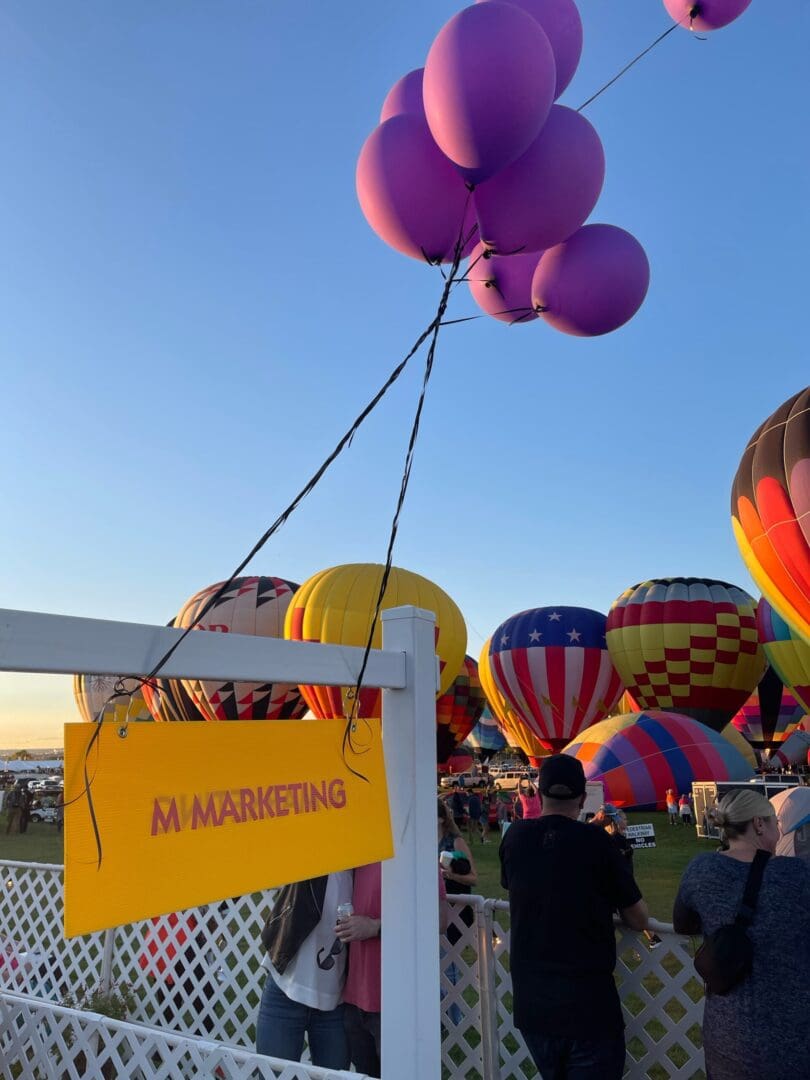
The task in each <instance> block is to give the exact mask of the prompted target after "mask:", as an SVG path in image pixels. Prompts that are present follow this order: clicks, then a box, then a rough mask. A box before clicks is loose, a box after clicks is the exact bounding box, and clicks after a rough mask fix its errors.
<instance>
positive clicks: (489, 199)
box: [473, 0, 605, 254]
mask: <svg viewBox="0 0 810 1080" xmlns="http://www.w3.org/2000/svg"><path fill="white" fill-rule="evenodd" d="M487 2H490V0H487ZM604 179H605V154H604V151H603V150H602V143H601V142H600V141H599V136H598V135H597V134H596V131H595V129H594V128H593V126H592V125H591V124H590V123H589V121H587V120H586V119H585V117H584V116H582V115H580V113H577V112H574V110H573V109H568V108H566V107H565V106H564V105H554V106H552V109H551V112H550V113H549V117H548V120H547V121H546V124H545V127H544V128H543V130H542V131H541V132H540V134H539V135H538V136H537V138H536V139H535V140H534V142H533V143H532V145H531V146H530V147H529V149H528V150H527V151H526V153H525V154H523V155H522V156H521V157H519V158H518V159H517V161H514V162H513V163H512V164H511V165H507V167H506V168H505V169H502V170H501V171H500V172H499V173H496V175H495V176H493V177H492V179H491V180H485V181H484V183H483V184H479V185H478V186H477V187H476V189H475V193H474V195H473V201H474V202H475V209H476V212H477V214H478V224H479V226H480V230H481V239H482V240H483V241H484V243H485V244H487V245H488V246H489V247H491V248H492V249H493V250H494V251H496V252H500V253H501V254H507V253H508V252H516V251H542V250H543V249H544V248H550V247H554V245H555V244H559V243H561V242H562V241H563V240H567V239H568V237H569V236H571V234H572V233H575V232H576V231H577V229H578V228H579V227H580V225H582V223H583V222H584V221H585V220H586V219H587V217H588V215H589V214H590V212H591V211H592V210H593V208H594V206H596V200H597V199H598V198H599V193H600V191H601V190H602V184H603V182H604Z"/></svg>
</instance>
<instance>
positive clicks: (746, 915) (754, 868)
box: [735, 850, 771, 926]
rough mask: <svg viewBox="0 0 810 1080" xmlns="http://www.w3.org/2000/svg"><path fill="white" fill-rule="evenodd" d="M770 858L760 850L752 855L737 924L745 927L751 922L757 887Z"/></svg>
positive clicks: (754, 909)
mask: <svg viewBox="0 0 810 1080" xmlns="http://www.w3.org/2000/svg"><path fill="white" fill-rule="evenodd" d="M770 857H771V853H770V851H762V850H760V851H758V852H757V853H756V855H754V859H753V862H752V863H751V869H750V870H749V871H748V880H747V881H746V883H745V892H744V893H743V898H742V903H741V904H740V910H739V911H738V912H737V918H736V920H735V921H736V922H738V923H742V924H743V926H747V925H749V923H751V922H752V921H753V918H754V912H755V911H756V909H757V898H758V896H759V887H760V885H761V884H762V877H763V875H764V873H765V866H766V864H767V862H768V859H770Z"/></svg>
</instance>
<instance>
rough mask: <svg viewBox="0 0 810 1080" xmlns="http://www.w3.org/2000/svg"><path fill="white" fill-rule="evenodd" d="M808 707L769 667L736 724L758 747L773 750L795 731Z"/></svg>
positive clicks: (734, 723) (738, 716) (757, 748)
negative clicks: (805, 707)
mask: <svg viewBox="0 0 810 1080" xmlns="http://www.w3.org/2000/svg"><path fill="white" fill-rule="evenodd" d="M803 716H804V709H803V708H802V706H801V705H800V704H799V703H798V702H797V701H796V698H795V697H794V696H793V695H792V694H791V693H790V691H788V690H786V689H785V687H784V686H783V685H782V680H781V679H780V678H779V676H778V675H777V674H776V672H775V671H774V670H773V668H768V670H767V671H766V672H765V674H764V675H763V676H762V678H761V679H760V682H759V686H758V687H757V688H756V690H755V691H754V693H753V694H752V695H751V696H750V698H749V699H748V700H747V701H746V703H745V704H744V705H743V707H742V708H741V709H740V711H739V712H738V713H736V715H735V716H734V717H732V720H731V722H732V724H733V725H734V727H735V728H736V729H737V731H739V732H740V734H742V735H744V736H745V737H746V739H747V740H748V741H749V742H750V743H751V745H752V746H753V747H754V749H755V750H760V751H762V750H773V749H774V748H775V747H777V746H779V744H780V743H783V742H784V741H785V739H786V738H787V737H788V736H789V735H790V734H791V732H793V731H795V729H796V728H797V727H798V725H799V724H800V723H801V721H802V717H803Z"/></svg>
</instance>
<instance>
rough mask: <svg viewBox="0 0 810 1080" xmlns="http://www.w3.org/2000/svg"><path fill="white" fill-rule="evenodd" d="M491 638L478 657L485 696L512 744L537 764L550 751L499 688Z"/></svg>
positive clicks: (533, 763) (479, 675)
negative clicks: (490, 652) (494, 673)
mask: <svg viewBox="0 0 810 1080" xmlns="http://www.w3.org/2000/svg"><path fill="white" fill-rule="evenodd" d="M490 640H491V639H490V638H487V640H486V641H485V642H484V647H483V649H482V650H481V655H480V656H479V658H478V678H479V679H480V681H481V687H482V688H483V691H484V696H485V697H486V699H487V701H488V702H489V707H490V709H491V710H492V715H493V716H494V717H495V719H496V720H497V721H498V724H499V725H500V727H501V729H502V730H503V733H504V735H506V737H507V740H508V742H509V743H510V745H512V746H519V747H520V749H521V750H522V751H523V753H524V754H525V755H526V757H527V758H528V759H529V761H530V762H531V763H532V765H536V764H537V762H538V760H539V759H540V758H541V757H546V756H547V755H548V754H549V751H548V750H547V749H546V747H545V746H543V744H542V743H541V742H540V740H539V739H538V738H537V736H536V735H535V734H534V732H532V731H530V730H529V728H527V727H526V725H525V724H524V723H523V722H522V721H521V719H520V718H519V717H518V715H517V714H516V713H515V712H514V710H513V709H510V707H509V703H508V702H507V700H506V698H505V697H504V696H503V694H502V693H501V692H500V690H499V689H498V686H497V683H496V682H495V679H494V678H493V676H492V669H491V668H490V666H489V665H490V660H489V643H490Z"/></svg>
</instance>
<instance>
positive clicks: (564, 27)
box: [476, 0, 750, 100]
mask: <svg viewBox="0 0 810 1080" xmlns="http://www.w3.org/2000/svg"><path fill="white" fill-rule="evenodd" d="M506 2H507V3H510V4H514V5H515V6H516V7H519V8H523V10H524V11H525V12H526V13H527V14H529V15H531V17H532V18H533V19H536V20H537V21H538V22H539V23H540V25H541V26H542V27H543V29H544V30H545V32H546V36H547V37H548V40H549V44H550V45H551V51H552V52H553V53H554V62H555V64H556V65H557V85H556V87H555V90H554V98H555V100H556V99H557V98H558V97H559V96H560V94H561V93H562V92H563V90H565V88H566V87H567V86H568V84H569V83H570V82H571V80H572V79H573V77H574V72H575V71H576V70H577V65H578V64H579V58H580V56H581V55H582V19H581V18H580V17H579V10H578V9H577V5H576V4H575V3H574V0H506ZM749 2H750V0H749ZM476 3H478V4H483V3H491V0H476Z"/></svg>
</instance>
